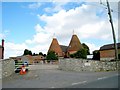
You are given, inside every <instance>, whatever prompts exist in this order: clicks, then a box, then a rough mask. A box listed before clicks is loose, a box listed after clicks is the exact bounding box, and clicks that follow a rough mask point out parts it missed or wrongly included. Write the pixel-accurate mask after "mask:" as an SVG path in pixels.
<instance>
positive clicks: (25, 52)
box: [23, 49, 32, 55]
mask: <svg viewBox="0 0 120 90" xmlns="http://www.w3.org/2000/svg"><path fill="white" fill-rule="evenodd" d="M23 55H32V51H30V50H28V49H25V50H24V54H23Z"/></svg>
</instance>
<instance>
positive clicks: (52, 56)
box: [46, 51, 58, 60]
mask: <svg viewBox="0 0 120 90" xmlns="http://www.w3.org/2000/svg"><path fill="white" fill-rule="evenodd" d="M46 59H47V60H58V57H57V55H56V54H55V52H54V51H50V52H48V54H47V57H46Z"/></svg>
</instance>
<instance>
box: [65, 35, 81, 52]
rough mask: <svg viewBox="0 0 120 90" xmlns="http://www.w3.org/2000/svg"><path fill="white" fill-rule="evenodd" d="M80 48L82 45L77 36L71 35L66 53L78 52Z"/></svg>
mask: <svg viewBox="0 0 120 90" xmlns="http://www.w3.org/2000/svg"><path fill="white" fill-rule="evenodd" d="M81 48H83V47H82V44H81V42H80V40H79V38H78V37H77V35H73V36H72V38H71V41H70V44H69V46H68V49H67V51H78V50H80V49H81Z"/></svg>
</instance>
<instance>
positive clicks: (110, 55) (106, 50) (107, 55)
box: [100, 43, 120, 60]
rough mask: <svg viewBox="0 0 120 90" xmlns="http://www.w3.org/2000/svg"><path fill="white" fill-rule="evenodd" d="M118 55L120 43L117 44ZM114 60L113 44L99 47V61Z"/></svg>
mask: <svg viewBox="0 0 120 90" xmlns="http://www.w3.org/2000/svg"><path fill="white" fill-rule="evenodd" d="M117 48H118V54H120V43H117ZM112 59H115V48H114V44H107V45H104V46H102V47H100V60H112Z"/></svg>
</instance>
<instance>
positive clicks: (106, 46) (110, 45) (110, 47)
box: [100, 43, 120, 51]
mask: <svg viewBox="0 0 120 90" xmlns="http://www.w3.org/2000/svg"><path fill="white" fill-rule="evenodd" d="M117 47H118V48H120V43H117ZM110 49H114V44H107V45H104V46H102V47H100V50H101V51H102V50H110Z"/></svg>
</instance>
